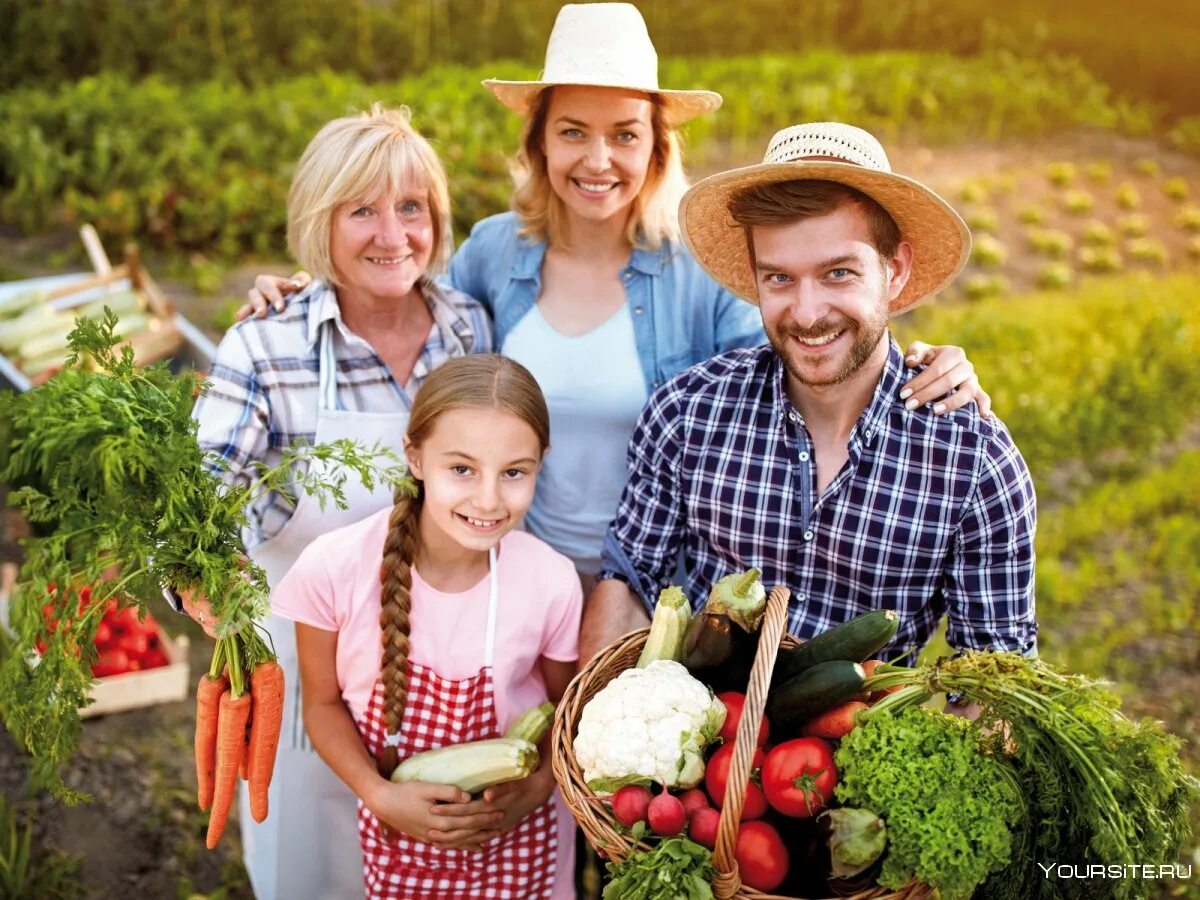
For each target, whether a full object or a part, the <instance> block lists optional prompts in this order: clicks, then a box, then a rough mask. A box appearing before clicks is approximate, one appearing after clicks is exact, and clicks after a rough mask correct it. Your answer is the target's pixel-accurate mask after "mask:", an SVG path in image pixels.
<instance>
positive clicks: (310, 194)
mask: <svg viewBox="0 0 1200 900" xmlns="http://www.w3.org/2000/svg"><path fill="white" fill-rule="evenodd" d="M409 119H410V115H409V111H408V108H407V107H403V106H402V107H399V108H398V109H387V108H385V107H384V106H383V105H382V104H379V103H373V104H372V105H371V108H370V110H368V111H367V112H364V113H361V114H359V115H356V116H345V117H343V118H341V119H334V120H333V121H332V122H329V123H328V124H327V125H325V127H323V128H322V129H321V130H320V131H318V132H317V134H316V136H315V137H314V138H313V139H312V140H311V141H309V143H308V146H307V147H305V148H304V153H303V155H302V156H301V157H300V161H299V162H298V163H297V164H296V171H295V173H294V174H293V175H292V186H291V188H290V190H289V191H288V223H287V234H288V249H289V250H291V252H292V255H293V256H294V257H295V258H296V260H297V261H298V262H299V263H300V265H301V266H303V267H304V268H305V269H307V270H308V271H309V272H311V273H312V274H313V275H314V276H316V277H317V278H321V279H323V280H325V281H327V282H329V283H330V284H336V283H337V273H336V272H335V271H334V266H333V258H332V256H331V254H330V237H331V233H332V228H333V215H334V212H335V210H336V209H337V207H338V206H340V205H341V204H343V203H347V202H350V201H353V200H361V199H370V198H371V197H372V195H373V194H374V193H375V192H378V191H383V192H385V193H386V194H387V195H395V194H399V193H400V192H401V191H403V190H404V188H405V187H406V186H407V185H410V184H412V183H413V182H417V183H424V184H425V185H426V187H427V189H428V192H429V209H430V214H431V217H432V219H433V251H432V255H431V258H430V264H429V271H428V272H427V273H426V274H425V275H424V276H422V282H423V283H425V284H428V283H429V282H430V281H431V280H432V279H433V277H435V276H436V275H439V274H441V273H442V272H444V271H446V269H447V267H448V265H449V262H450V254H451V252H452V251H453V249H454V241H453V239H452V237H451V234H450V189H449V187H448V185H447V181H446V170H445V169H444V168H443V167H442V162H441V160H440V159H438V156H437V153H435V152H434V149H433V147H431V146H430V144H429V142H428V141H427V140H425V138H423V137H421V135H420V134H418V133H417V131H416V129H415V128H413V127H412V125H411V124H410V122H409Z"/></svg>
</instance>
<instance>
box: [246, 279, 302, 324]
mask: <svg viewBox="0 0 1200 900" xmlns="http://www.w3.org/2000/svg"><path fill="white" fill-rule="evenodd" d="M311 281H312V276H311V275H309V274H308V273H307V272H305V271H304V270H301V271H299V272H297V273H296V274H295V275H293V276H292V277H291V278H280V277H279V276H278V275H259V276H258V277H256V278H255V279H254V287H252V288H250V290H249V291H248V292H247V294H246V302H245V304H243V305H242V306H241V307H239V309H238V311H237V313H236V317H237V320H238V321H239V322H240V321H242V320H243V319H248V318H250V316H254V317H255V318H256V319H261V318H263V317H265V316H266V314H267V311H268V310H269V309H270V308H271V307H272V306H273V307H275V312H283V308H284V307H285V306H287V296H288V295H289V294H294V293H296V292H297V291H300V290H303V289H304V288H305V287H307V286H308V284H309V282H311Z"/></svg>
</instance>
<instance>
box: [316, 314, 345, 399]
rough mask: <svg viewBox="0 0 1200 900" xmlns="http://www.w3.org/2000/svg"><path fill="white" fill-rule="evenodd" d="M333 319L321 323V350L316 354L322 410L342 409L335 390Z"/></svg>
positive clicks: (335, 360) (335, 359)
mask: <svg viewBox="0 0 1200 900" xmlns="http://www.w3.org/2000/svg"><path fill="white" fill-rule="evenodd" d="M334 327H335V326H334V323H333V320H332V319H330V320H328V321H326V322H324V323H322V325H321V352H320V353H319V354H318V356H317V388H318V392H319V397H320V401H319V402H320V405H321V409H322V410H328V409H342V408H343V407H342V404H341V401H340V400H339V399H338V392H337V356H336V355H335V354H334V352H333V330H334Z"/></svg>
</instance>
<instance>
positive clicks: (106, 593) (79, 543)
mask: <svg viewBox="0 0 1200 900" xmlns="http://www.w3.org/2000/svg"><path fill="white" fill-rule="evenodd" d="M117 325H118V323H117V318H116V316H115V315H113V314H112V312H111V311H109V310H105V315H104V317H103V319H100V320H93V319H77V320H76V327H75V330H74V331H72V332H71V335H70V337H69V339H68V345H69V347H70V351H71V355H70V356H69V357H68V359H67V363H66V365H65V366H64V368H63V369H62V371H61V372H60V373H58V374H57V375H55V376H54V377H53V378H51V379H50V380H49V381H47V382H46V383H45V384H43V385H41V386H39V387H36V388H33V389H32V390H29V391H27V392H25V393H23V394H16V395H0V482H6V483H9V484H11V485H13V486H14V488H15V490H14V491H13V493H12V495H11V497H10V502H11V503H12V504H14V505H16V506H18V507H19V508H20V510H21V511H22V513H23V514H24V515H25V517H26V519H28V520H29V522H30V525H31V528H32V530H33V532H34V536H33V537H32V538H30V539H29V540H28V541H26V559H25V563H24V565H23V567H22V570H21V579H20V584H19V586H18V589H17V591H16V593H15V595H14V598H13V604H12V610H11V619H12V622H11V625H12V627H13V629H14V631H15V634H16V638H15V647H14V651H13V652H12V653H9V654H8V655H7V657H6V658H5V659H4V661H3V662H2V663H0V717H2V718H3V719H4V722H5V724H6V726H7V727H8V729H9V731H10V732H11V733H12V734H13V736H14V738H15V739H16V740H17V742H18V743H19V744H21V745H22V746H24V747H25V748H26V749H28V750H29V752H30V753H31V754H32V755H33V765H32V777H33V779H34V782H35V784H38V785H39V786H44V787H46V788H49V789H50V790H51V791H53V792H54V793H55V794H56V795H57V796H59V797H62V798H63V799H65V800H67V801H68V802H78V801H79V800H82V799H86V795H85V794H83V793H81V792H78V791H73V790H70V789H68V788H67V786H66V784H65V783H64V782H63V780H62V777H61V773H60V768H61V766H62V764H63V763H64V762H66V761H67V760H68V759H69V758H70V755H71V753H72V751H73V749H74V747H75V745H76V743H77V742H78V739H79V734H80V729H81V724H80V720H79V717H78V714H77V709H78V707H80V706H83V705H85V704H86V703H87V702H88V690H89V687H90V685H91V683H92V675H91V664H92V662H93V661H94V659H95V656H96V650H95V646H94V643H93V638H94V636H95V632H96V628H97V626H98V625H99V622H100V619H101V617H102V615H103V611H104V608H105V605H106V602H107V601H108V600H109V598H115V599H116V600H117V602H118V604H119V605H120V606H121V607H126V606H134V607H136V608H137V609H138V610H139V612H140V613H142V614H144V613H145V611H146V610H147V608H148V606H149V604H151V603H154V602H158V601H157V600H156V598H160V597H161V591H162V587H163V586H164V585H165V586H170V587H173V588H175V589H177V590H180V591H185V590H195V591H197V592H199V593H201V594H203V595H204V596H207V597H208V598H209V599H210V601H211V602H212V606H213V612H214V614H215V615H216V617H217V618H218V619H219V621H220V626H219V636H220V637H221V638H222V639H228V641H227V643H226V647H225V651H226V654H227V656H226V663H227V664H228V666H229V669H230V672H231V674H232V675H234V677H235V678H238V679H240V674H241V672H243V671H244V672H250V671H252V670H253V669H254V667H255V666H256V665H258V664H259V663H261V662H264V661H266V660H270V659H272V658H273V657H274V654H273V653H272V652H271V651H270V649H269V648H268V647H267V645H266V644H265V643H264V641H263V639H262V636H261V635H260V633H259V631H258V629H257V628H256V627H255V626H254V624H253V623H254V622H255V621H256V620H259V619H261V618H262V617H263V615H264V614H265V613H266V611H267V597H268V589H267V581H266V576H265V575H264V573H263V572H262V570H261V569H259V568H258V567H257V566H255V565H254V564H253V563H252V562H250V561H249V560H247V559H246V557H245V554H244V551H243V540H242V535H243V530H244V529H245V528H247V525H248V523H247V519H246V512H245V511H246V509H247V507H248V506H249V504H250V503H252V502H253V501H254V499H255V498H257V497H259V496H261V495H262V494H263V492H265V491H281V492H285V493H287V494H288V495H289V496H292V497H296V496H298V494H299V493H300V492H301V491H303V492H305V493H307V494H310V495H313V496H315V497H317V498H318V499H320V500H321V502H322V503H324V502H326V501H328V500H332V501H333V502H335V503H338V504H339V505H342V506H344V505H345V498H344V492H343V491H344V486H345V483H346V479H347V478H349V477H356V478H358V479H360V480H361V481H362V482H363V484H365V485H366V486H368V487H369V488H373V487H374V485H375V484H378V483H396V481H397V479H398V477H399V476H400V475H401V474H402V472H403V469H402V467H401V466H400V465H399V461H398V460H396V458H395V456H394V455H393V454H391V453H389V452H386V451H382V450H381V449H380V448H378V447H371V448H365V447H362V446H360V445H358V444H355V443H353V442H351V441H336V442H334V443H332V444H327V445H326V444H322V445H318V446H300V447H292V448H289V449H288V450H286V451H285V453H284V458H283V461H282V462H281V463H280V464H279V465H277V466H274V467H270V468H268V467H266V466H262V465H259V466H257V467H255V468H254V470H253V474H252V476H251V477H249V478H237V479H235V478H232V477H230V475H229V473H228V471H227V470H226V468H225V466H224V465H223V462H222V461H221V460H219V459H218V458H216V457H215V456H213V455H211V454H206V453H205V452H204V451H203V450H202V449H201V448H200V446H199V444H198V443H197V440H196V423H195V422H194V421H193V419H192V417H191V411H192V406H193V403H194V400H195V398H196V396H197V395H198V394H199V393H200V392H201V391H202V390H203V389H204V387H205V385H204V382H203V380H202V378H201V376H199V375H197V374H195V373H192V372H185V373H182V374H173V373H172V372H171V371H170V370H169V369H168V368H167V366H166V365H165V364H163V363H160V364H157V365H153V366H138V365H135V363H134V359H133V351H132V350H131V349H130V348H129V347H128V346H124V347H119V346H118V344H119V337H118V335H117ZM114 572H115V573H116V574H114ZM82 585H90V586H91V588H92V591H91V597H92V600H91V603H90V604H88V605H82V604H79V603H78V602H77V601H76V599H75V597H76V593H75V590H76V588H77V587H79V586H82ZM35 648H39V649H40V656H39V654H38V653H36V652H35Z"/></svg>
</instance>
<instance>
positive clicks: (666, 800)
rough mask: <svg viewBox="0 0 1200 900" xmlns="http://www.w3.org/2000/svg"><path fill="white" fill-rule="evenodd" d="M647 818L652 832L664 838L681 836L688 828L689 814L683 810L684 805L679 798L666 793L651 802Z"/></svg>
mask: <svg viewBox="0 0 1200 900" xmlns="http://www.w3.org/2000/svg"><path fill="white" fill-rule="evenodd" d="M647 817H648V819H649V821H650V830H651V831H653V832H654V833H655V834H661V835H662V836H663V837H670V836H671V835H673V834H679V832H681V831H683V829H684V828H685V827H686V826H687V813H685V812H684V810H683V804H682V803H680V802H679V798H678V797H676V796H675V795H673V794H668V793H667V792H666V791H663V792H662V793H661V794H659V795H658V796H657V797H655V798H654V799H653V800H651V801H650V807H649V809H648V810H647Z"/></svg>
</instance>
